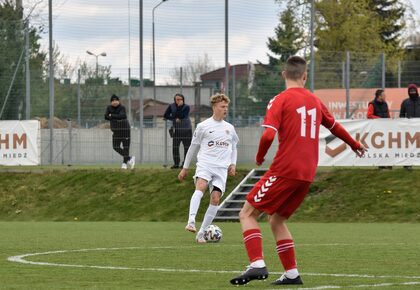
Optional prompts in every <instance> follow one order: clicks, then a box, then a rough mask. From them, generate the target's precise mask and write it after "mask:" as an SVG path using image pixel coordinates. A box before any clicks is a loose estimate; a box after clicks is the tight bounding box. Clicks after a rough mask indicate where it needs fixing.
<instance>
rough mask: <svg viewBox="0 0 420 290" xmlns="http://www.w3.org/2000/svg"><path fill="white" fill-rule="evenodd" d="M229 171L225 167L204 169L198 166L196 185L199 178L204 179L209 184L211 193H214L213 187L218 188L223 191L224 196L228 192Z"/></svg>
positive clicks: (195, 178) (195, 176) (195, 177)
mask: <svg viewBox="0 0 420 290" xmlns="http://www.w3.org/2000/svg"><path fill="white" fill-rule="evenodd" d="M227 175H228V170H227V168H223V167H213V168H209V167H207V168H204V167H202V166H199V165H197V168H196V170H195V175H194V176H193V178H194V183H195V182H197V178H198V177H199V178H202V179H204V180H206V181H207V182H208V183H209V189H210V193H211V192H212V191H213V187H214V186H216V187H218V188H220V190H221V191H222V195H223V194H224V193H225V190H226V180H227Z"/></svg>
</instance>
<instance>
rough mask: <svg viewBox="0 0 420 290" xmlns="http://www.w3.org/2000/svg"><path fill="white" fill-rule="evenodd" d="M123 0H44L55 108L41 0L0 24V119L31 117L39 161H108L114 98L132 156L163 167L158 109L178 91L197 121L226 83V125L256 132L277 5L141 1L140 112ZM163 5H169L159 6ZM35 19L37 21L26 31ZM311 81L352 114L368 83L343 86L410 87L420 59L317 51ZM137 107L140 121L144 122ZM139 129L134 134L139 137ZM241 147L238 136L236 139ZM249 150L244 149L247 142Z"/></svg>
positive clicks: (269, 81)
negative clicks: (123, 115) (332, 92)
mask: <svg viewBox="0 0 420 290" xmlns="http://www.w3.org/2000/svg"><path fill="white" fill-rule="evenodd" d="M16 2H21V1H16ZM34 2H35V1H34ZM38 2H39V1H38ZM38 2H37V4H36V5H38V4H39V3H40V2H39V3H38ZM121 2H122V1H107V3H104V2H102V1H101V2H99V1H88V2H86V1H80V0H71V1H54V7H53V12H52V13H53V14H52V15H53V18H52V23H53V25H54V26H53V27H54V51H53V53H54V60H53V61H54V63H53V64H54V72H55V74H54V96H55V100H54V103H53V104H51V103H50V98H49V95H50V84H49V71H48V57H47V51H48V45H47V44H46V42H47V41H46V40H47V38H48V37H47V34H45V33H41V32H40V31H42V29H44V30H47V27H48V25H47V21H46V19H48V15H47V14H46V11H47V9H46V7H47V5H46V4H45V3H46V2H45V3H44V4H39V5H38V6H36V5H35V6H33V7H34V10H31V7H30V6H27V7H23V8H24V10H23V15H21V13H18V14H16V15H17V16H16V17H17V18H16V17H15V18H14V19H11V20H10V19H8V18H2V19H1V20H0V25H2V28H4V31H9V34H8V35H6V36H5V35H3V34H1V37H2V40H3V41H2V43H1V45H2V46H1V49H2V53H1V54H0V64H1V66H0V120H24V119H34V118H37V119H39V120H41V125H42V128H43V129H44V130H43V134H42V142H43V146H42V147H43V149H42V163H49V162H51V163H67V162H68V163H84V162H86V163H91V162H93V163H95V162H104V163H107V162H115V161H116V160H118V157H117V156H114V155H115V154H114V153H113V152H112V147H110V146H111V145H110V134H111V133H110V130H109V129H108V126H109V124H108V122H107V121H105V119H104V112H105V108H106V106H107V105H108V104H109V99H110V96H111V95H112V94H116V95H118V96H120V98H121V100H122V103H123V105H124V106H125V107H126V108H127V112H128V118H129V121H130V124H131V126H132V132H133V134H132V151H133V152H142V161H143V162H146V163H147V162H149V163H155V162H156V163H170V159H171V156H172V154H171V152H170V150H171V149H170V147H171V141H170V139H167V136H166V135H167V134H166V132H167V127H166V123H165V122H164V121H163V112H164V110H165V109H166V107H167V106H168V104H169V103H171V102H173V97H174V95H175V93H178V92H181V93H183V94H184V95H185V98H186V103H187V104H189V105H190V106H191V107H192V114H191V118H192V119H193V123H194V124H196V123H198V122H199V121H201V120H203V119H204V118H207V117H209V116H210V114H211V108H209V97H210V96H211V95H212V94H214V93H215V92H218V91H224V92H225V93H226V94H227V95H229V97H230V98H231V100H232V102H231V105H230V112H229V116H228V118H227V121H229V122H231V123H233V124H234V125H235V126H236V127H237V128H238V130H241V134H242V136H240V137H241V139H242V140H249V142H251V141H252V140H254V139H258V138H256V136H254V135H255V132H259V131H258V130H255V128H256V127H257V126H259V125H260V124H261V122H262V120H263V117H264V113H265V107H266V104H267V102H268V101H269V99H271V98H272V97H273V96H274V95H276V94H277V93H278V92H280V91H281V90H282V89H284V81H283V80H281V79H280V70H281V67H270V66H269V65H266V64H265V63H267V62H268V61H267V60H263V59H261V57H264V59H266V55H267V53H270V52H269V51H268V48H267V46H266V42H267V37H272V36H273V35H274V28H275V27H276V26H277V25H278V22H279V17H278V16H279V15H278V12H280V10H279V9H280V8H279V6H278V5H277V4H275V1H262V2H261V3H260V5H255V3H254V1H242V0H241V1H239V0H237V1H231V2H230V4H229V9H230V10H229V13H227V14H225V13H226V12H228V11H227V10H226V8H227V7H226V6H225V3H227V2H228V1H223V0H215V1H207V2H208V3H207V2H206V3H204V2H203V3H201V4H200V5H193V4H194V1H177V2H176V3H175V1H173V2H171V1H158V0H156V1H146V3H145V7H144V13H145V15H144V21H143V24H142V29H143V31H144V33H145V36H144V38H145V39H144V49H145V51H144V52H145V57H144V59H145V60H146V61H144V65H143V67H142V68H141V70H142V72H143V77H144V85H145V87H144V91H143V101H144V106H143V107H142V108H140V106H141V105H140V104H141V101H140V92H139V83H140V82H139V77H140V75H141V74H140V67H139V42H138V41H139V39H138V35H139V30H138V29H139V27H140V23H139V21H140V20H139V15H138V11H139V3H138V1H130V0H128V1H127V3H121ZM163 2H167V3H165V4H164V5H162V6H160V5H161V4H163ZM268 2H270V3H271V4H270V3H268ZM28 3H29V4H30V3H32V2H31V1H28ZM105 4H106V5H105ZM267 5H271V6H267ZM275 5H277V6H275ZM157 7H159V9H158V10H157V9H156V8H157ZM38 10H39V11H38ZM28 11H29V12H31V13H32V11H38V17H35V16H34V15H33V14H31V16H30V17H29V12H28ZM174 11H177V12H176V13H174ZM238 12H240V13H238ZM155 13H156V15H155ZM98 15H99V16H98ZM226 15H229V21H227V22H226V20H227V19H226ZM109 16H112V17H109ZM25 17H26V18H25ZM227 23H229V29H227V26H226V25H227ZM6 25H7V26H6ZM36 27H42V29H41V30H37V31H38V32H36V31H35V28H36ZM257 27H262V29H263V30H258V29H256V28H257ZM7 29H9V30H7ZM226 32H229V34H227V33H226ZM262 32H263V33H262ZM5 40H7V41H5ZM226 40H227V43H229V45H230V46H229V50H228V52H229V56H227V54H226V46H225V44H226ZM6 44H7V46H4V45H6ZM185 47H188V48H189V50H186V49H184V48H185ZM186 51H188V52H189V53H191V54H189V55H188V54H187V53H186ZM308 51H309V50H308V48H306V49H305V50H304V51H303V52H301V54H303V55H304V56H305V57H307V58H308V59H309V57H308V55H307V52H308ZM66 52H69V55H68V56H67V55H66ZM226 58H228V59H227V60H228V61H229V68H228V69H227V71H228V73H229V82H228V84H226V76H225V72H226V68H225V67H224V63H225V61H226ZM111 63H112V65H111ZM311 77H312V78H313V82H314V87H315V93H316V92H317V91H318V90H323V89H341V90H343V91H344V92H345V93H343V96H342V97H340V98H342V99H340V100H339V101H342V102H344V103H345V115H344V117H346V118H350V117H352V116H354V113H355V112H356V109H358V108H356V109H354V108H353V107H352V102H360V101H361V99H363V100H364V102H366V100H367V99H372V98H373V95H371V91H369V90H366V91H365V92H362V94H365V95H364V96H362V97H363V98H361V97H360V95H359V96H358V97H357V98H356V97H355V96H354V94H352V92H353V91H355V90H360V89H376V88H387V89H388V88H398V87H401V88H404V87H406V86H407V85H408V84H409V83H420V61H404V60H398V59H395V57H394V58H391V57H388V56H387V55H385V54H384V53H382V52H377V53H375V54H367V53H354V52H345V51H344V52H325V51H323V52H319V51H318V52H316V53H315V67H314V75H313V76H311ZM308 86H309V82H308ZM320 97H322V96H320ZM51 106H52V107H53V111H54V116H55V118H56V119H55V121H54V127H55V129H56V130H54V132H53V133H51V132H50V133H49V134H48V133H47V132H46V131H45V129H46V128H49V123H48V120H49V119H50V110H51V109H52V108H51ZM140 113H142V116H143V117H144V118H143V123H142V124H140ZM360 116H363V114H360ZM69 121H70V122H71V127H68V126H69V125H68V124H69ZM69 128H72V130H70V129H69ZM242 128H244V129H243V130H242ZM247 128H248V129H247ZM249 128H251V129H249ZM252 128H254V129H252ZM143 130H144V131H143ZM140 133H142V134H143V133H144V136H143V137H142V138H141V134H140ZM140 139H142V140H140ZM136 142H137V143H136ZM247 142H248V141H247ZM251 143H252V142H251ZM251 143H244V142H242V144H241V146H248V145H245V144H251ZM252 144H253V143H252ZM142 146H144V148H142ZM249 146H250V147H252V148H254V147H253V146H255V144H253V145H249ZM51 148H52V149H51ZM241 148H242V149H241V150H245V151H246V150H247V149H244V147H241ZM109 150H111V151H109ZM245 151H244V152H245ZM47 152H49V153H48V154H47ZM246 152H247V151H246ZM246 155H247V154H246ZM251 155H252V154H251ZM165 156H166V157H165ZM168 156H169V157H168ZM95 160H96V161H95ZM168 160H169V161H168ZM243 161H244V162H247V161H248V159H246V158H245V160H243Z"/></svg>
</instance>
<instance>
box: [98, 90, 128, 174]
mask: <svg viewBox="0 0 420 290" xmlns="http://www.w3.org/2000/svg"><path fill="white" fill-rule="evenodd" d="M105 119H106V120H108V121H110V125H111V131H112V133H113V134H112V147H113V148H114V150H115V151H116V152H117V153H118V154H120V155H121V156H122V157H123V163H122V165H121V168H122V169H127V165H129V166H130V168H131V169H133V168H134V164H135V157H134V156H130V155H129V154H130V123H129V122H128V120H127V113H126V112H125V107H124V106H123V105H121V103H120V98H119V97H118V96H116V95H112V96H111V105H109V106H108V107H107V108H106V111H105Z"/></svg>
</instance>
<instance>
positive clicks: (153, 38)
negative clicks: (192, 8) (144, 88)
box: [152, 0, 168, 101]
mask: <svg viewBox="0 0 420 290" xmlns="http://www.w3.org/2000/svg"><path fill="white" fill-rule="evenodd" d="M166 1H168V0H162V1H160V2H159V4H158V5H156V6H155V7H153V9H152V58H153V59H152V62H153V100H155V101H156V55H155V10H156V8H158V7H159V6H160V5H162V4H163V2H166Z"/></svg>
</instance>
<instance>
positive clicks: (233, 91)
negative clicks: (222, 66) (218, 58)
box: [232, 66, 236, 125]
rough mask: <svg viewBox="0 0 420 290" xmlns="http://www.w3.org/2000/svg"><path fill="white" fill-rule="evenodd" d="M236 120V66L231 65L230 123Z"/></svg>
mask: <svg viewBox="0 0 420 290" xmlns="http://www.w3.org/2000/svg"><path fill="white" fill-rule="evenodd" d="M235 121H236V66H232V124H233V125H235Z"/></svg>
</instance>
